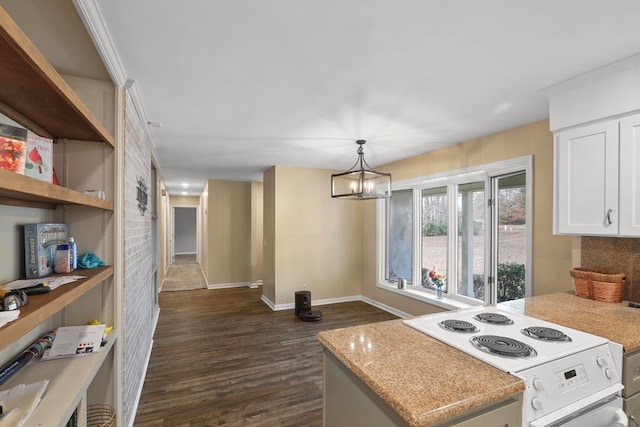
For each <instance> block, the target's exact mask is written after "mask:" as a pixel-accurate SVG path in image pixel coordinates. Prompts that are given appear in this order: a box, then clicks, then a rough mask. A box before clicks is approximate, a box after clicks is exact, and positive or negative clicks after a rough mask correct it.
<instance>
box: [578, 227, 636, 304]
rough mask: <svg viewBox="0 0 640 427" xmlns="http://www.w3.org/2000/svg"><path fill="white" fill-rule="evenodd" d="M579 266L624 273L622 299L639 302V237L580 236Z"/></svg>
mask: <svg viewBox="0 0 640 427" xmlns="http://www.w3.org/2000/svg"><path fill="white" fill-rule="evenodd" d="M581 267H582V268H589V269H594V270H601V271H606V272H608V273H624V274H625V275H626V280H625V284H624V299H625V300H628V301H634V302H640V239H631V238H629V239H627V238H617V237H582V250H581Z"/></svg>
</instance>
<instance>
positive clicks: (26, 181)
mask: <svg viewBox="0 0 640 427" xmlns="http://www.w3.org/2000/svg"><path fill="white" fill-rule="evenodd" d="M0 203H1V204H5V205H14V206H26V207H35V208H44V209H52V208H55V207H56V205H83V206H91V207H94V208H98V209H103V210H109V211H112V210H113V202H111V201H108V200H102V199H98V198H97V197H93V196H90V195H87V194H84V193H80V192H79V191H74V190H70V189H68V188H65V187H61V186H59V185H53V184H48V183H46V182H44V181H40V180H38V179H35V178H31V177H28V176H24V175H20V174H17V173H13V172H10V171H7V170H4V169H0Z"/></svg>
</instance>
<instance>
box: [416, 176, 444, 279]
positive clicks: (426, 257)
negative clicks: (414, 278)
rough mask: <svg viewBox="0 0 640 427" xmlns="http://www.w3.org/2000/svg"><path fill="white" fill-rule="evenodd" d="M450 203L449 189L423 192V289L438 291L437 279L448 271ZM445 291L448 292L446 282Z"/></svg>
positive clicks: (438, 188)
mask: <svg viewBox="0 0 640 427" xmlns="http://www.w3.org/2000/svg"><path fill="white" fill-rule="evenodd" d="M448 227H449V203H448V197H447V187H437V188H430V189H423V190H422V230H420V235H421V236H420V237H421V239H420V240H421V246H420V248H421V252H422V271H421V272H420V273H421V278H422V287H423V288H427V289H436V285H435V281H434V279H435V277H436V276H437V275H439V274H440V275H444V274H446V271H447V253H448V247H449V244H448V242H447V240H448ZM444 282H445V284H444V286H443V291H444V292H446V290H447V286H446V281H444Z"/></svg>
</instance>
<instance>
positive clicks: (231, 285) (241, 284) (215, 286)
mask: <svg viewBox="0 0 640 427" xmlns="http://www.w3.org/2000/svg"><path fill="white" fill-rule="evenodd" d="M247 287H251V282H234V283H216V284H213V285H212V284H209V283H207V289H226V288H247Z"/></svg>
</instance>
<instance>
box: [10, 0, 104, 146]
mask: <svg viewBox="0 0 640 427" xmlns="http://www.w3.org/2000/svg"><path fill="white" fill-rule="evenodd" d="M0 64H2V65H1V66H0V82H2V90H1V91H0V101H1V102H2V104H1V105H0V110H1V111H2V112H3V113H5V114H6V115H7V116H9V117H11V118H12V119H14V120H15V121H17V122H19V123H22V124H23V125H24V126H27V127H29V128H31V130H33V131H34V132H36V133H40V134H41V135H43V136H48V137H50V138H67V139H76V140H82V141H101V142H105V143H107V144H109V145H111V146H112V147H115V140H114V138H113V136H111V135H110V134H109V133H108V132H107V130H106V129H105V128H104V127H103V126H102V124H101V123H100V121H99V120H98V119H97V118H96V117H95V116H94V115H93V113H91V111H90V110H89V109H88V108H87V107H86V105H85V104H84V103H83V102H82V101H81V100H80V98H79V97H78V96H77V95H76V93H75V92H74V91H73V90H72V89H71V87H69V85H68V84H67V83H66V82H65V81H64V80H63V78H62V77H61V76H60V74H58V72H57V71H56V70H55V69H54V68H53V66H51V64H49V62H48V61H47V60H46V58H45V57H44V55H42V53H40V51H39V50H38V49H37V48H36V47H35V46H34V44H33V43H32V42H31V40H29V38H28V37H27V36H26V35H25V34H24V32H22V30H21V29H20V28H19V27H18V26H17V25H16V23H15V22H14V21H13V20H12V19H11V17H10V16H9V15H8V14H7V13H6V12H5V10H4V9H2V10H1V11H0Z"/></svg>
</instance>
